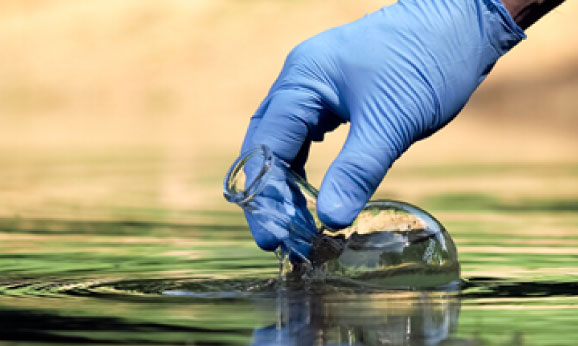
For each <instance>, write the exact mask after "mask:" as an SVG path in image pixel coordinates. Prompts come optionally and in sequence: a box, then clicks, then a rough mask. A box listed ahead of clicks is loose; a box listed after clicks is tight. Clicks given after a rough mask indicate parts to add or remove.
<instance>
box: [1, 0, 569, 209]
mask: <svg viewBox="0 0 578 346" xmlns="http://www.w3.org/2000/svg"><path fill="white" fill-rule="evenodd" d="M384 4H385V3H384V0H379V1H377V0H358V1H346V0H318V1H305V0H293V1H268V0H251V1H238V0H237V1H233V0H211V1H208V0H164V1H153V0H124V1H112V0H99V1H75V0H17V1H16V0H13V1H12V0H3V1H2V2H0V52H1V53H0V165H1V166H0V167H1V170H0V201H1V203H0V217H2V218H13V217H19V218H75V219H85V218H86V219H108V218H116V219H118V218H122V219H139V220H140V219H151V218H152V219H158V218H161V219H162V218H166V217H169V218H172V219H177V220H187V219H189V218H191V217H193V216H191V215H197V214H198V212H199V211H207V212H210V211H215V210H233V209H234V207H233V206H229V205H227V204H226V203H225V201H224V200H223V199H222V196H221V181H222V178H223V175H224V173H225V171H226V169H227V168H228V166H229V164H230V163H231V162H232V161H233V160H234V159H235V158H236V156H237V154H238V150H239V147H240V144H241V141H242V138H243V135H244V132H245V128H246V126H247V124H248V121H249V117H250V116H251V114H252V113H253V111H254V110H255V109H256V107H257V106H258V104H259V103H260V101H261V99H262V98H263V97H264V96H265V94H266V92H267V90H268V88H269V87H270V85H271V83H272V82H273V80H274V79H275V77H276V76H277V74H278V72H279V71H280V69H281V66H282V64H283V61H284V58H285V56H286V54H287V53H288V52H289V51H290V50H291V48H292V47H293V46H295V45H296V44H298V43H299V42H301V41H303V40H304V39H306V38H308V37H310V36H312V35H314V34H316V33H318V32H320V31H323V30H325V29H327V28H330V27H333V26H336V25H340V24H344V23H347V22H350V21H352V20H355V19H357V18H359V17H360V16H362V15H364V14H365V13H368V12H372V11H374V10H377V9H378V8H380V7H381V6H383V5H384ZM577 17H578V2H576V1H567V2H566V3H565V4H563V5H562V6H560V7H559V8H558V9H557V10H556V11H555V12H553V13H552V14H550V15H549V16H547V17H546V18H544V19H543V20H542V21H540V22H539V23H537V24H535V25H534V26H533V27H532V28H530V29H529V30H528V31H527V35H528V39H527V40H526V41H524V42H522V43H521V44H520V45H519V46H518V47H516V48H515V49H514V50H513V51H512V52H510V53H509V54H508V55H507V56H506V57H504V58H503V59H502V60H501V61H500V62H499V63H498V65H497V67H496V68H495V70H494V72H493V73H492V74H491V75H490V77H489V79H488V80H487V81H486V82H485V83H484V84H483V86H482V87H481V88H480V89H479V90H478V91H477V92H476V94H475V95H474V96H473V98H472V99H471V102H470V103H469V105H468V106H467V107H466V109H465V110H464V111H463V112H462V114H461V115H460V116H459V117H458V118H457V119H456V120H455V121H454V122H453V123H451V124H450V125H449V126H447V127H446V128H445V129H443V130H442V131H441V132H439V133H437V134H436V135H434V136H433V137H431V138H429V139H427V140H424V141H422V142H420V143H417V144H416V145H414V147H412V148H411V149H410V150H409V151H408V152H407V153H406V154H405V156H403V157H402V159H400V160H399V161H398V162H397V163H396V164H395V166H394V167H393V169H392V170H391V171H390V173H389V175H388V177H387V178H386V180H385V181H384V183H383V184H382V186H381V187H380V189H379V191H378V195H379V196H380V197H390V198H396V199H401V200H406V201H409V202H413V203H416V204H419V205H422V206H424V207H426V208H430V209H434V210H436V209H443V210H445V211H447V212H451V211H452V210H454V209H456V208H457V209H460V210H463V209H464V208H465V209H468V208H470V209H472V210H478V209H480V208H481V209H484V208H486V209H490V210H491V209H500V208H506V207H508V208H521V207H524V208H535V209H536V210H548V209H557V210H558V209H561V210H567V211H572V210H578V178H577V177H578V136H577V135H576V134H577V133H578V114H576V113H577V111H576V110H577V109H578V22H577V21H576V18H577ZM346 134H347V128H346V127H343V128H341V129H339V130H337V131H336V132H335V133H333V134H330V135H328V136H327V140H326V141H325V142H324V143H323V144H317V145H315V146H314V147H313V150H312V155H311V158H310V160H309V163H308V171H309V175H310V180H311V181H312V183H313V184H314V185H317V186H318V185H319V184H320V182H321V180H322V178H323V173H324V172H325V169H326V168H327V167H328V166H329V164H330V162H331V160H332V159H333V157H335V155H336V154H337V152H338V151H339V149H340V148H341V144H342V142H343V140H344V138H345V136H346ZM195 213H197V214H195Z"/></svg>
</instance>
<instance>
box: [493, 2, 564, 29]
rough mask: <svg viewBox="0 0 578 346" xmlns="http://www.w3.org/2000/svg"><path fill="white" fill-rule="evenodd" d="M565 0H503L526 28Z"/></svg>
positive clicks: (517, 20) (516, 19)
mask: <svg viewBox="0 0 578 346" xmlns="http://www.w3.org/2000/svg"><path fill="white" fill-rule="evenodd" d="M564 1H565V0H502V2H503V3H504V5H505V6H506V8H507V9H508V11H509V12H510V15H512V18H514V20H515V21H516V24H518V25H519V26H520V27H521V28H522V29H524V30H526V29H527V28H528V27H530V26H531V25H532V24H534V23H535V22H536V21H538V19H540V18H542V16H544V15H545V14H546V13H548V12H550V11H551V10H553V9H554V8H556V7H557V6H558V5H560V4H561V3H563V2H564Z"/></svg>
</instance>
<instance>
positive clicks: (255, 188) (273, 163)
mask: <svg viewBox="0 0 578 346" xmlns="http://www.w3.org/2000/svg"><path fill="white" fill-rule="evenodd" d="M317 194H318V191H317V190H316V189H315V188H314V187H313V186H311V185H310V184H309V183H307V181H305V180H304V179H303V178H301V177H300V176H299V175H298V174H296V173H295V172H293V171H292V170H291V169H290V167H289V166H288V165H287V164H286V163H285V162H283V161H282V160H280V159H279V158H277V157H276V156H275V155H273V153H272V152H271V150H270V149H269V148H267V147H266V146H260V147H258V148H256V149H254V150H252V151H249V152H247V153H246V154H244V155H242V156H241V157H239V158H238V159H237V160H236V161H235V162H234V163H233V165H232V166H231V168H230V169H229V171H228V172H227V175H226V177H225V181H224V196H225V198H226V199H227V200H228V201H229V202H232V203H236V204H237V205H239V206H240V207H241V208H243V210H244V211H245V216H246V218H247V221H248V222H249V225H250V227H251V229H252V230H253V229H257V228H259V229H261V230H262V231H264V232H269V233H270V234H272V235H274V237H275V239H278V242H279V248H278V249H277V251H278V253H280V254H282V255H288V256H289V257H290V259H291V263H292V264H293V267H292V271H293V272H299V273H300V274H302V275H303V274H308V275H310V274H311V273H315V275H323V276H324V277H325V278H328V279H339V280H343V279H347V280H350V279H354V280H355V282H357V283H360V282H363V283H364V284H369V285H371V284H376V285H379V286H383V285H384V284H385V285H387V286H388V287H391V286H396V287H408V286H411V287H434V286H435V287H439V286H442V285H445V284H448V283H451V282H457V280H458V279H459V275H460V267H459V262H458V258H457V251H456V247H455V245H454V243H453V240H452V239H451V237H450V235H449V233H448V232H447V231H446V229H445V228H444V227H443V225H442V224H441V223H440V222H439V221H437V220H436V219H435V218H434V217H433V216H432V215H430V214H429V213H427V212H426V211H425V210H423V209H420V208H418V207H416V206H414V205H411V204H409V203H405V202H399V201H393V200H377V201H370V202H368V203H367V204H366V206H365V207H364V208H363V210H362V211H361V212H360V214H359V215H358V217H357V218H356V219H355V221H354V222H353V224H352V225H351V226H349V227H347V228H345V229H341V230H333V229H330V228H328V227H326V226H325V225H323V223H321V222H320V221H319V219H318V218H317V214H316V211H315V210H316V209H315V203H316V200H317Z"/></svg>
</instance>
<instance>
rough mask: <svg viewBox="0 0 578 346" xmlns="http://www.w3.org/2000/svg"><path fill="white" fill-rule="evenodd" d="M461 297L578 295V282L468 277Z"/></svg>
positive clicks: (498, 297) (497, 297) (496, 297)
mask: <svg viewBox="0 0 578 346" xmlns="http://www.w3.org/2000/svg"><path fill="white" fill-rule="evenodd" d="M460 296H461V297H462V298H465V299H469V298H495V299H500V298H525V297H535V298H538V297H556V296H567V297H576V296H578V282H549V281H544V282H532V281H508V280H503V279H498V278H481V277H480V278H470V279H469V280H467V281H465V282H464V285H463V291H462V293H461V295H460Z"/></svg>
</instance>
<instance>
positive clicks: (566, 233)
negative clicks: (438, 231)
mask: <svg viewBox="0 0 578 346" xmlns="http://www.w3.org/2000/svg"><path fill="white" fill-rule="evenodd" d="M127 166H130V167H131V170H128V169H127ZM153 166H154V165H153ZM10 167H15V166H14V165H12V166H10ZM78 167H84V163H79V164H78ZM103 167H104V166H103ZM108 167H110V166H108ZM44 169H48V170H50V169H51V168H50V167H48V168H44ZM65 171H66V172H68V174H67V175H64V176H63V177H62V175H61V174H54V175H52V176H51V175H44V176H45V177H47V178H46V181H45V182H37V183H35V184H36V185H35V186H34V187H33V188H32V187H31V188H30V189H31V190H30V191H27V190H26V189H27V186H26V185H24V184H18V181H16V180H12V181H11V183H10V184H11V186H16V187H18V189H21V190H22V191H23V192H28V193H30V195H34V193H36V195H35V196H36V197H38V198H37V200H38V201H40V202H38V201H37V202H35V201H34V200H26V201H21V200H18V199H16V200H10V199H7V198H5V197H6V195H3V196H2V197H3V198H4V200H6V201H7V202H6V203H5V206H4V207H3V208H4V209H3V211H4V212H3V217H2V218H0V239H1V242H0V268H1V269H0V270H1V273H2V275H1V276H0V345H24V344H26V345H63V344H94V345H104V344H106V345H230V344H240V345H244V344H257V345H272V344H287V345H306V344H331V345H422V344H429V345H435V344H443V345H573V344H575V342H576V340H578V329H576V327H575V326H576V324H577V323H578V310H577V308H578V232H577V229H578V213H576V208H575V207H576V202H575V201H574V200H572V199H571V198H570V199H569V198H566V199H562V198H560V199H553V198H546V197H543V198H542V197H541V198H534V199H532V200H527V201H526V200H521V201H516V200H507V199H502V198H501V197H500V196H487V195H476V194H474V193H471V194H462V195H456V194H454V195H451V194H448V195H436V196H433V197H429V198H424V199H423V201H422V202H423V204H422V205H424V206H425V207H426V208H428V209H432V208H433V209H434V213H435V215H436V216H437V217H438V218H439V219H440V220H441V221H442V222H443V223H444V225H445V226H446V228H447V229H448V231H449V232H450V233H451V234H452V236H453V238H454V240H455V242H456V245H457V247H458V252H459V256H460V263H461V268H462V281H461V283H460V287H452V288H446V289H445V290H443V289H438V290H435V289H434V290H391V289H387V288H383V287H379V286H373V285H364V284H360V283H359V282H356V281H349V282H344V281H332V280H329V281H326V282H308V283H307V284H303V283H298V282H292V281H290V280H289V281H288V282H282V281H280V280H279V278H278V271H279V268H278V262H277V260H276V258H275V256H274V255H273V254H271V253H265V252H262V251H260V250H259V249H258V248H257V247H256V246H255V245H254V243H253V241H252V239H251V237H250V234H249V232H248V230H247V228H246V226H245V225H244V221H243V218H242V215H241V213H240V212H237V211H236V210H234V209H226V207H223V208H222V209H220V210H219V209H218V208H216V209H213V211H203V210H202V208H197V209H194V210H191V209H187V208H181V209H179V208H173V207H163V203H161V202H160V201H162V200H164V199H162V198H159V197H158V196H157V197H154V196H155V195H154V194H152V193H151V191H150V190H151V189H153V188H151V187H149V188H148V190H147V188H144V190H143V191H141V192H140V193H141V194H140V195H139V197H142V199H139V201H145V202H147V203H148V204H147V205H145V204H144V203H143V202H140V203H141V204H137V203H135V202H134V201H133V200H130V201H129V200H128V199H127V198H128V197H123V196H126V195H128V194H126V189H129V188H134V187H125V186H129V184H127V182H128V181H130V179H131V174H132V175H137V174H141V173H142V172H143V170H141V169H134V165H132V164H131V163H130V162H129V163H127V162H125V161H123V163H117V164H115V165H113V166H112V168H110V169H105V172H104V173H102V172H101V173H100V175H99V176H97V177H95V179H93V180H91V182H92V183H93V184H97V185H99V186H107V187H108V188H110V189H109V190H107V191H114V192H108V193H109V195H107V194H103V193H102V191H101V190H99V189H94V190H89V189H88V190H83V192H84V194H82V195H79V194H78V193H71V194H70V196H72V197H69V198H68V199H66V198H62V195H59V196H58V198H60V200H62V201H64V202H63V203H62V204H55V203H54V202H53V201H52V200H51V199H50V198H52V197H51V196H52V195H51V194H50V193H49V192H43V191H48V188H47V186H57V187H58V186H66V185H67V184H72V185H73V186H74V184H78V185H79V186H85V185H86V180H85V177H86V175H87V174H88V173H87V172H88V171H89V170H88V169H79V170H74V169H70V170H65ZM525 171H527V168H526V169H525ZM543 171H544V168H543V167H542V168H540V172H543ZM59 172H62V170H61V171H59ZM127 172H132V173H130V174H128V175H127V176H125V175H123V174H121V173H127ZM145 172H148V173H147V174H149V176H148V177H145V178H143V181H145V182H146V181H147V180H150V181H155V180H154V179H153V177H154V176H155V174H157V173H156V172H157V171H156V170H145ZM500 172H503V171H502V170H500ZM556 172H557V173H556V174H557V175H558V176H563V177H565V178H566V179H575V178H576V176H577V175H578V172H577V171H576V169H575V166H569V167H565V166H564V167H557V168H556ZM12 173H14V171H12ZM2 174H4V175H7V174H8V175H9V174H10V171H8V173H7V172H6V171H5V172H4V173H2ZM420 174H423V173H420ZM484 174H488V173H487V172H485V173H484ZM500 174H502V173H500ZM525 174H526V173H525ZM18 176H19V175H18V174H13V175H12V178H13V179H18ZM123 177H124V178H123ZM113 178H114V179H113ZM22 179H24V178H22ZM59 179H62V181H61V180H59ZM218 180H219V178H215V184H214V185H215V187H216V189H218V184H219V181H218ZM4 182H6V180H4ZM65 183H66V184H65ZM4 184H7V183H4ZM211 184H213V183H212V182H208V183H207V185H209V186H211ZM142 186H145V187H146V186H149V185H146V184H145V185H142ZM151 186H154V185H151ZM42 187H45V188H46V189H47V190H43V189H42ZM15 189H16V188H15ZM32 189H34V191H36V192H34V191H32ZM4 191H6V190H4ZM50 191H53V190H50ZM91 191H93V192H91ZM217 191H218V190H217ZM137 192H138V191H137ZM3 193H4V194H6V192H3ZM91 193H92V194H91ZM30 195H29V196H30ZM132 196H133V197H134V194H133V195H132ZM40 197H42V198H40ZM96 197H99V198H101V200H102V201H103V202H102V204H98V203H96V202H94V201H97V202H98V201H100V199H98V198H96ZM215 198H220V197H219V196H217V197H215ZM87 200H90V201H93V204H89V206H90V208H89V207H86V205H87V202H86V201H87ZM15 201H16V202H15ZM112 201H114V202H112ZM460 201H461V202H460ZM464 201H465V202H464ZM35 203H36V204H35ZM66 203H68V204H66ZM16 204H17V205H16ZM123 205H124V206H126V205H130V206H131V207H130V208H128V207H127V208H124V209H123V208H121V207H120V206H123ZM214 205H216V206H219V204H218V203H217V202H215V204H214ZM23 206H24V207H25V206H28V207H29V208H28V209H26V208H23ZM75 206H76V207H77V208H78V209H74V207H75ZM82 206H84V207H82ZM10 207H14V208H16V207H18V208H20V209H21V210H24V211H25V212H23V213H22V214H24V215H16V214H10V213H8V212H7V210H10ZM75 210H76V211H75ZM215 210H216V211H215ZM34 215H37V216H34ZM50 215H53V216H52V217H51V216H50Z"/></svg>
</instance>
